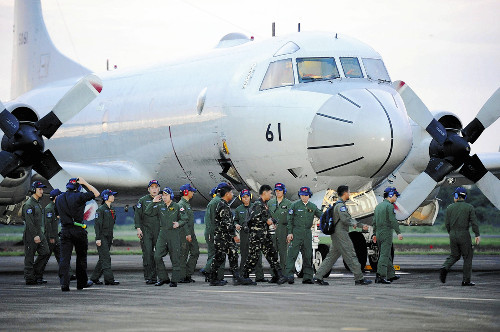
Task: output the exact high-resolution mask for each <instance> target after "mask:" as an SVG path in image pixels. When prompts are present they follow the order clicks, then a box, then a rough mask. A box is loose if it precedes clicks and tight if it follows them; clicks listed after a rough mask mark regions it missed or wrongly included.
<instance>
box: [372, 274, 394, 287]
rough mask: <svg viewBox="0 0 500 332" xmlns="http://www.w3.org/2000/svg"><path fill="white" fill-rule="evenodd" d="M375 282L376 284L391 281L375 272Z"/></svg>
mask: <svg viewBox="0 0 500 332" xmlns="http://www.w3.org/2000/svg"><path fill="white" fill-rule="evenodd" d="M375 283H376V284H390V283H391V282H390V281H389V280H387V279H385V278H382V277H381V276H380V274H378V273H377V276H376V277H375Z"/></svg>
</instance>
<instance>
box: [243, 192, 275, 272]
mask: <svg viewBox="0 0 500 332" xmlns="http://www.w3.org/2000/svg"><path fill="white" fill-rule="evenodd" d="M249 219H250V220H249V221H248V227H249V228H250V236H249V238H248V242H249V249H248V258H247V260H246V262H245V265H244V267H243V272H244V275H243V277H244V278H248V275H249V274H250V273H251V272H252V271H253V269H255V266H256V265H257V262H258V260H259V258H260V257H262V255H264V256H265V257H266V259H267V261H268V262H269V265H270V266H271V269H272V270H273V271H274V273H275V275H276V276H281V275H282V273H281V267H280V265H279V263H278V252H277V251H276V249H275V248H274V244H273V240H272V238H271V234H270V233H269V230H268V229H269V226H268V224H267V221H268V220H269V219H271V213H270V212H269V209H268V207H267V204H266V202H264V201H263V200H262V199H259V200H258V201H256V202H255V203H253V204H252V206H251V207H250V218H249ZM261 253H262V254H261ZM260 259H262V258H260Z"/></svg>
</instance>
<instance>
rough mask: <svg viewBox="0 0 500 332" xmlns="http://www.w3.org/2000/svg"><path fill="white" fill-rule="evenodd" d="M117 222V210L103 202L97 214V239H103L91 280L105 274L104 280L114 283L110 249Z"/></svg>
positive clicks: (98, 248)
mask: <svg viewBox="0 0 500 332" xmlns="http://www.w3.org/2000/svg"><path fill="white" fill-rule="evenodd" d="M115 222H116V212H115V210H114V209H113V208H112V207H108V205H107V204H106V203H104V204H102V205H101V206H100V207H99V208H98V209H97V211H96V214H95V225H94V229H95V239H96V241H97V240H101V245H100V246H98V247H97V252H98V253H99V261H98V262H97V264H96V266H95V269H94V272H93V273H92V276H91V277H90V279H91V280H99V278H100V277H101V275H103V274H104V282H105V283H112V282H113V281H114V280H115V277H114V276H113V271H112V270H111V255H110V254H109V251H110V249H111V244H112V243H113V227H114V226H115Z"/></svg>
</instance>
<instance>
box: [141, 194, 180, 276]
mask: <svg viewBox="0 0 500 332" xmlns="http://www.w3.org/2000/svg"><path fill="white" fill-rule="evenodd" d="M144 212H145V213H146V214H148V215H150V216H158V219H159V220H160V233H159V234H158V240H157V241H156V250H155V254H154V258H155V264H156V272H157V273H158V279H159V280H161V281H167V280H169V277H168V273H167V269H166V268H165V263H164V262H163V257H164V256H166V255H167V253H168V254H169V256H170V261H171V262H172V280H171V281H172V282H179V281H180V280H181V278H182V276H181V268H180V259H181V239H180V232H181V230H180V228H181V227H182V226H184V224H186V222H187V214H186V213H185V212H184V211H181V208H180V206H179V204H177V203H176V202H173V201H172V202H171V203H170V205H168V206H167V205H166V204H165V203H164V202H163V201H161V202H158V203H155V202H153V201H152V202H151V203H149V204H148V206H147V207H146V210H145V211H144ZM174 222H178V223H179V227H177V228H174V226H173V224H174Z"/></svg>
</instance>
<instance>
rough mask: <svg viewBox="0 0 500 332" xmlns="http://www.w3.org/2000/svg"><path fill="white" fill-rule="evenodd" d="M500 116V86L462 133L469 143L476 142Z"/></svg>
mask: <svg viewBox="0 0 500 332" xmlns="http://www.w3.org/2000/svg"><path fill="white" fill-rule="evenodd" d="M499 117H500V88H498V89H497V91H495V92H494V93H493V95H491V97H490V98H489V99H488V100H487V101H486V103H484V105H483V107H481V109H480V110H479V112H478V113H477V115H476V118H475V119H474V120H472V121H471V123H469V124H468V125H467V126H466V127H465V128H464V129H463V130H462V135H463V136H464V137H465V138H466V139H467V141H468V142H469V143H471V144H472V143H474V142H475V141H476V140H477V139H478V138H479V136H480V135H481V134H482V133H483V131H484V130H485V129H486V128H488V127H489V126H490V125H491V124H492V123H494V122H495V121H496V120H497V119H498V118H499Z"/></svg>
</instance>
